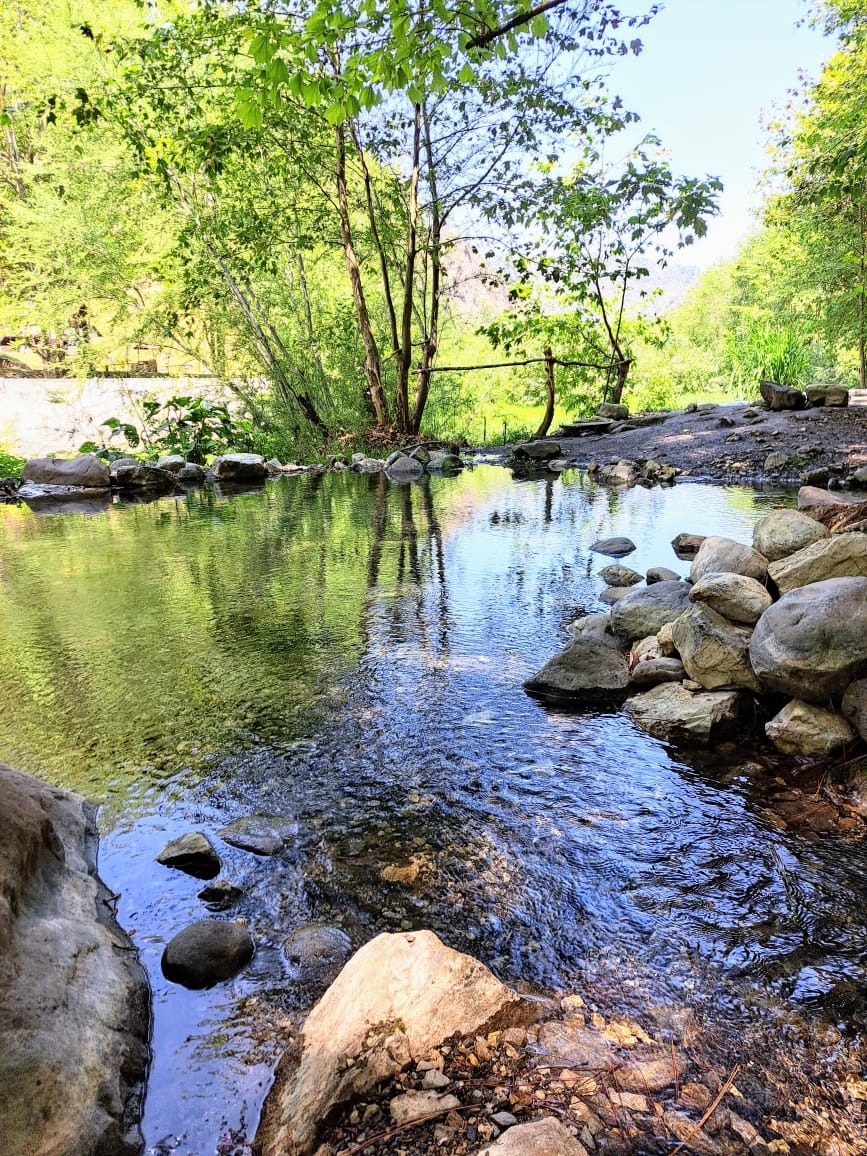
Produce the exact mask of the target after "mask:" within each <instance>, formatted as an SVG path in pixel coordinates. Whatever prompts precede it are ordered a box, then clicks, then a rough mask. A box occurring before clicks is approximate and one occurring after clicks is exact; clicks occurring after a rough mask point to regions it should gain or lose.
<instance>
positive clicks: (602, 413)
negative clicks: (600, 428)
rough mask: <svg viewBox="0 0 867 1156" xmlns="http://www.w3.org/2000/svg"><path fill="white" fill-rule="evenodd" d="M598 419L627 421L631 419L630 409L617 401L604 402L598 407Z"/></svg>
mask: <svg viewBox="0 0 867 1156" xmlns="http://www.w3.org/2000/svg"><path fill="white" fill-rule="evenodd" d="M596 416H597V417H607V418H610V419H611V421H626V420H627V419H628V417H629V407H628V406H625V405H621V404H620V403H619V402H616V401H603V402H602V404H601V405H598V406H597V407H596Z"/></svg>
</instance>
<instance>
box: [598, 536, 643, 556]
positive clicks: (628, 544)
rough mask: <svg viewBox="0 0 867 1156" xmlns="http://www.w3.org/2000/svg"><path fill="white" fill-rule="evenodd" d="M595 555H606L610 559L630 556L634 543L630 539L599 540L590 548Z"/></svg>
mask: <svg viewBox="0 0 867 1156" xmlns="http://www.w3.org/2000/svg"><path fill="white" fill-rule="evenodd" d="M590 549H591V550H593V551H594V552H595V553H596V554H607V555H608V556H609V557H611V558H622V557H624V555H626V554H631V553H632V551H633V550H634V549H635V543H634V542H633V541H632V539H631V538H622V537H621V538H599V539H598V540H597V541H596V542H594V543H593V544H592V545H591V547H590Z"/></svg>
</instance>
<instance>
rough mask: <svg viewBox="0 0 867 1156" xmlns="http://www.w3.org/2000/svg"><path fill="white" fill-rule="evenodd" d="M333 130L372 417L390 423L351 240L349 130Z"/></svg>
mask: <svg viewBox="0 0 867 1156" xmlns="http://www.w3.org/2000/svg"><path fill="white" fill-rule="evenodd" d="M334 132H335V134H336V136H337V172H336V179H337V206H338V212H339V216H340V235H341V239H342V241H343V252H344V255H345V256H346V268H347V270H348V271H349V283H350V285H351V286H352V299H353V301H354V303H355V316H356V319H357V321H358V328H359V331H360V333H361V340H362V341H363V343H364V354H365V356H364V376H365V380H366V382H367V391H366V395H367V397H368V398H369V400H370V405H371V406H372V409H373V416H374V419H375V420H376V422H377V424H378V425H382V426H385V425H388V402H387V400H386V396H385V390H384V389H383V386H382V362H381V361H380V357H379V347H378V346H377V344H376V337H375V336H374V332H373V325H372V323H371V320H370V313H369V312H368V309H367V301H366V300H365V296H364V286H363V284H362V280H361V268H360V266H359V264H358V257H357V256H356V253H355V244H354V242H353V239H352V223H351V220H350V215H349V194H348V192H347V188H346V132H345V129H344V127H343V125H336V126H335V129H334Z"/></svg>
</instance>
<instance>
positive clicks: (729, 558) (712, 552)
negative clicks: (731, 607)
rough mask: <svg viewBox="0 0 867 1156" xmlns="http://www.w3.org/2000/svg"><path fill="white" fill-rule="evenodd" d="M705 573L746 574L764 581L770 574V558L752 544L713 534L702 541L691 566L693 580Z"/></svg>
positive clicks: (702, 576) (690, 572) (690, 573)
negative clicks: (746, 544) (748, 544)
mask: <svg viewBox="0 0 867 1156" xmlns="http://www.w3.org/2000/svg"><path fill="white" fill-rule="evenodd" d="M705 574H745V575H746V576H747V578H755V579H756V581H757V582H764V581H765V579H766V578H767V576H768V560H767V558H766V557H765V556H764V555H763V554H760V553H759V552H758V550H754V549H753V548H752V546H745V545H744V544H743V542H735V541H734V540H733V539H732V538H721V537H719V536H717V535H712V536H711V537H710V538H705V540H704V541H703V542H702V544H701V546H700V547H699V551H698V553H697V554H696V556H695V558H694V559H693V563H692V566H690V568H689V576H690V578H691V579H692V581H693V582H698V581H699V580H700V579H701V578H704V576H705Z"/></svg>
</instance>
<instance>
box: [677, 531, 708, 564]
mask: <svg viewBox="0 0 867 1156" xmlns="http://www.w3.org/2000/svg"><path fill="white" fill-rule="evenodd" d="M703 541H704V535H703V534H687V533H683V534H678V535H677V536H676V537H674V538H672V539H671V548H672V550H674V552H675V554H677V556H678V558H694V557H695V556H696V554H697V553H698V552H699V550H700V549H701V544H702V542H703Z"/></svg>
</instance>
